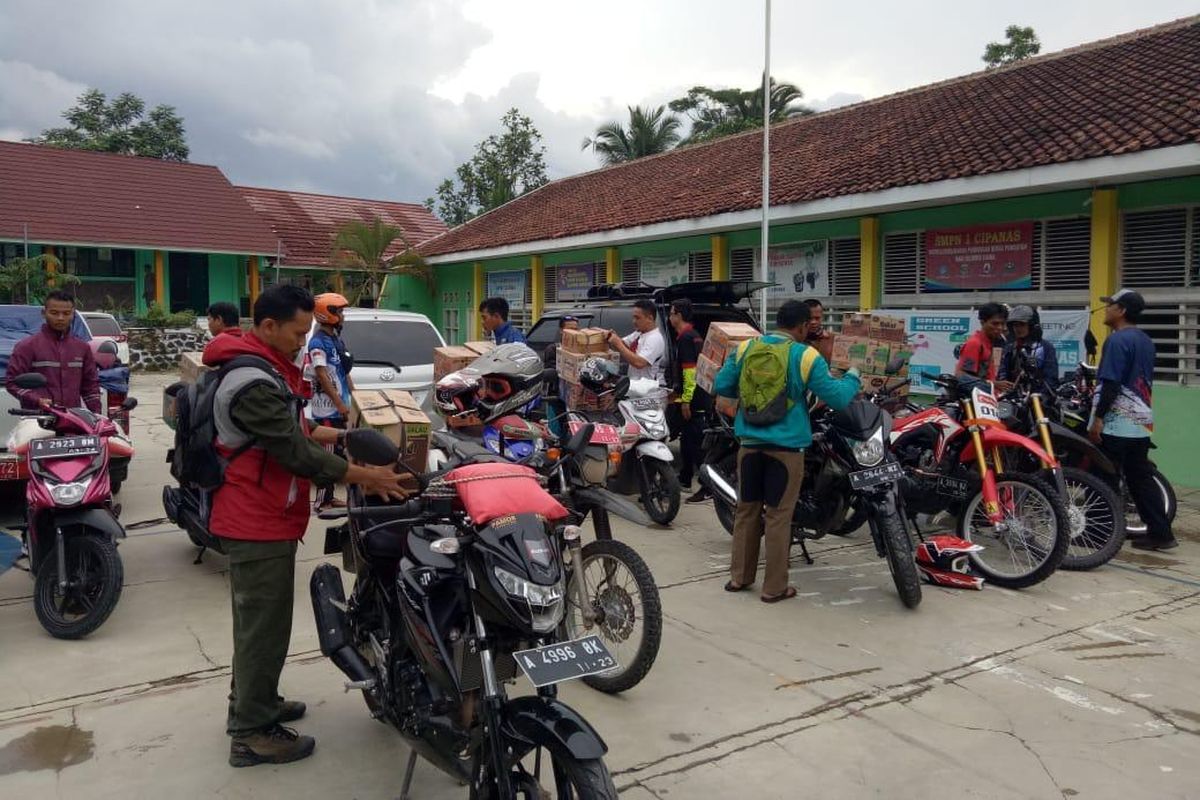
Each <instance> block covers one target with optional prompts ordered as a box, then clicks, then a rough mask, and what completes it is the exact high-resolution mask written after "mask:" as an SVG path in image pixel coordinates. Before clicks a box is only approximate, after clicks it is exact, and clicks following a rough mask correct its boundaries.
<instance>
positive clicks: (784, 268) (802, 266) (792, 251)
mask: <svg viewBox="0 0 1200 800" xmlns="http://www.w3.org/2000/svg"><path fill="white" fill-rule="evenodd" d="M761 252H762V248H756V249H755V251H754V279H755V280H758V278H759V276H760V275H761V274H762V268H761V267H760V263H761V262H760V261H759V255H760V253H761ZM767 280H769V281H770V282H771V283H774V284H777V285H776V286H772V287H771V288H770V290H769V291H770V293H771V294H770V296H771V297H773V298H774V297H794V296H796V295H799V296H801V297H813V296H815V297H828V296H829V295H830V294H831V290H830V288H829V242H828V241H826V240H825V239H818V240H815V241H811V242H797V243H796V244H789V245H785V246H783V247H772V248H771V249H770V250H769V251H768V257H767Z"/></svg>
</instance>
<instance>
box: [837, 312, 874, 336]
mask: <svg viewBox="0 0 1200 800" xmlns="http://www.w3.org/2000/svg"><path fill="white" fill-rule="evenodd" d="M842 335H843V336H849V337H851V338H866V337H868V336H870V335H871V317H870V316H869V315H867V314H858V313H854V314H845V315H843V316H842Z"/></svg>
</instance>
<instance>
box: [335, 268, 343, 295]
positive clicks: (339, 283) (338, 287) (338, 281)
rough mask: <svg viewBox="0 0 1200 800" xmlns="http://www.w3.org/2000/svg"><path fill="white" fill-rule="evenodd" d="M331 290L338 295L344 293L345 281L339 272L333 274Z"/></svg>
mask: <svg viewBox="0 0 1200 800" xmlns="http://www.w3.org/2000/svg"><path fill="white" fill-rule="evenodd" d="M333 290H334V291H335V292H337V293H338V294H345V293H346V280H345V278H344V277H343V276H342V273H341V271H340V270H339V271H338V272H335V273H333Z"/></svg>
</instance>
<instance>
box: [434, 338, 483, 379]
mask: <svg viewBox="0 0 1200 800" xmlns="http://www.w3.org/2000/svg"><path fill="white" fill-rule="evenodd" d="M477 358H479V353H476V352H475V351H474V350H472V349H470V348H469V347H454V346H449V347H435V348H433V380H434V381H435V382H436V381H439V380H441V379H442V378H444V377H446V376H447V375H449V374H450V373H451V372H457V371H458V370H460V369H462V368H463V367H466V366H470V364H471V362H472V361H474V360H475V359H477Z"/></svg>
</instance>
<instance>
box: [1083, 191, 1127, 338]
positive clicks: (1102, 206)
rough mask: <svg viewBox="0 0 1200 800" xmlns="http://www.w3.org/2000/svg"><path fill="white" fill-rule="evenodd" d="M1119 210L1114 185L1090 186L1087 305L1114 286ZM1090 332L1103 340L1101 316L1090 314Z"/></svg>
mask: <svg viewBox="0 0 1200 800" xmlns="http://www.w3.org/2000/svg"><path fill="white" fill-rule="evenodd" d="M1119 220H1120V213H1119V212H1118V210H1117V190H1116V189H1094V190H1093V191H1092V249H1091V259H1090V263H1091V280H1090V281H1089V289H1090V296H1091V308H1097V307H1099V306H1100V305H1101V303H1100V298H1101V297H1108V296H1110V295H1112V293H1113V292H1115V291H1116V290H1117V247H1118V238H1119V233H1118V229H1119ZM1090 324H1091V328H1092V334H1093V335H1094V336H1095V337H1096V341H1098V342H1100V343H1103V342H1104V337H1105V336H1107V335H1108V329H1107V328H1106V327H1105V326H1104V316H1103V315H1102V314H1093V315H1092V318H1091V323H1090Z"/></svg>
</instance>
